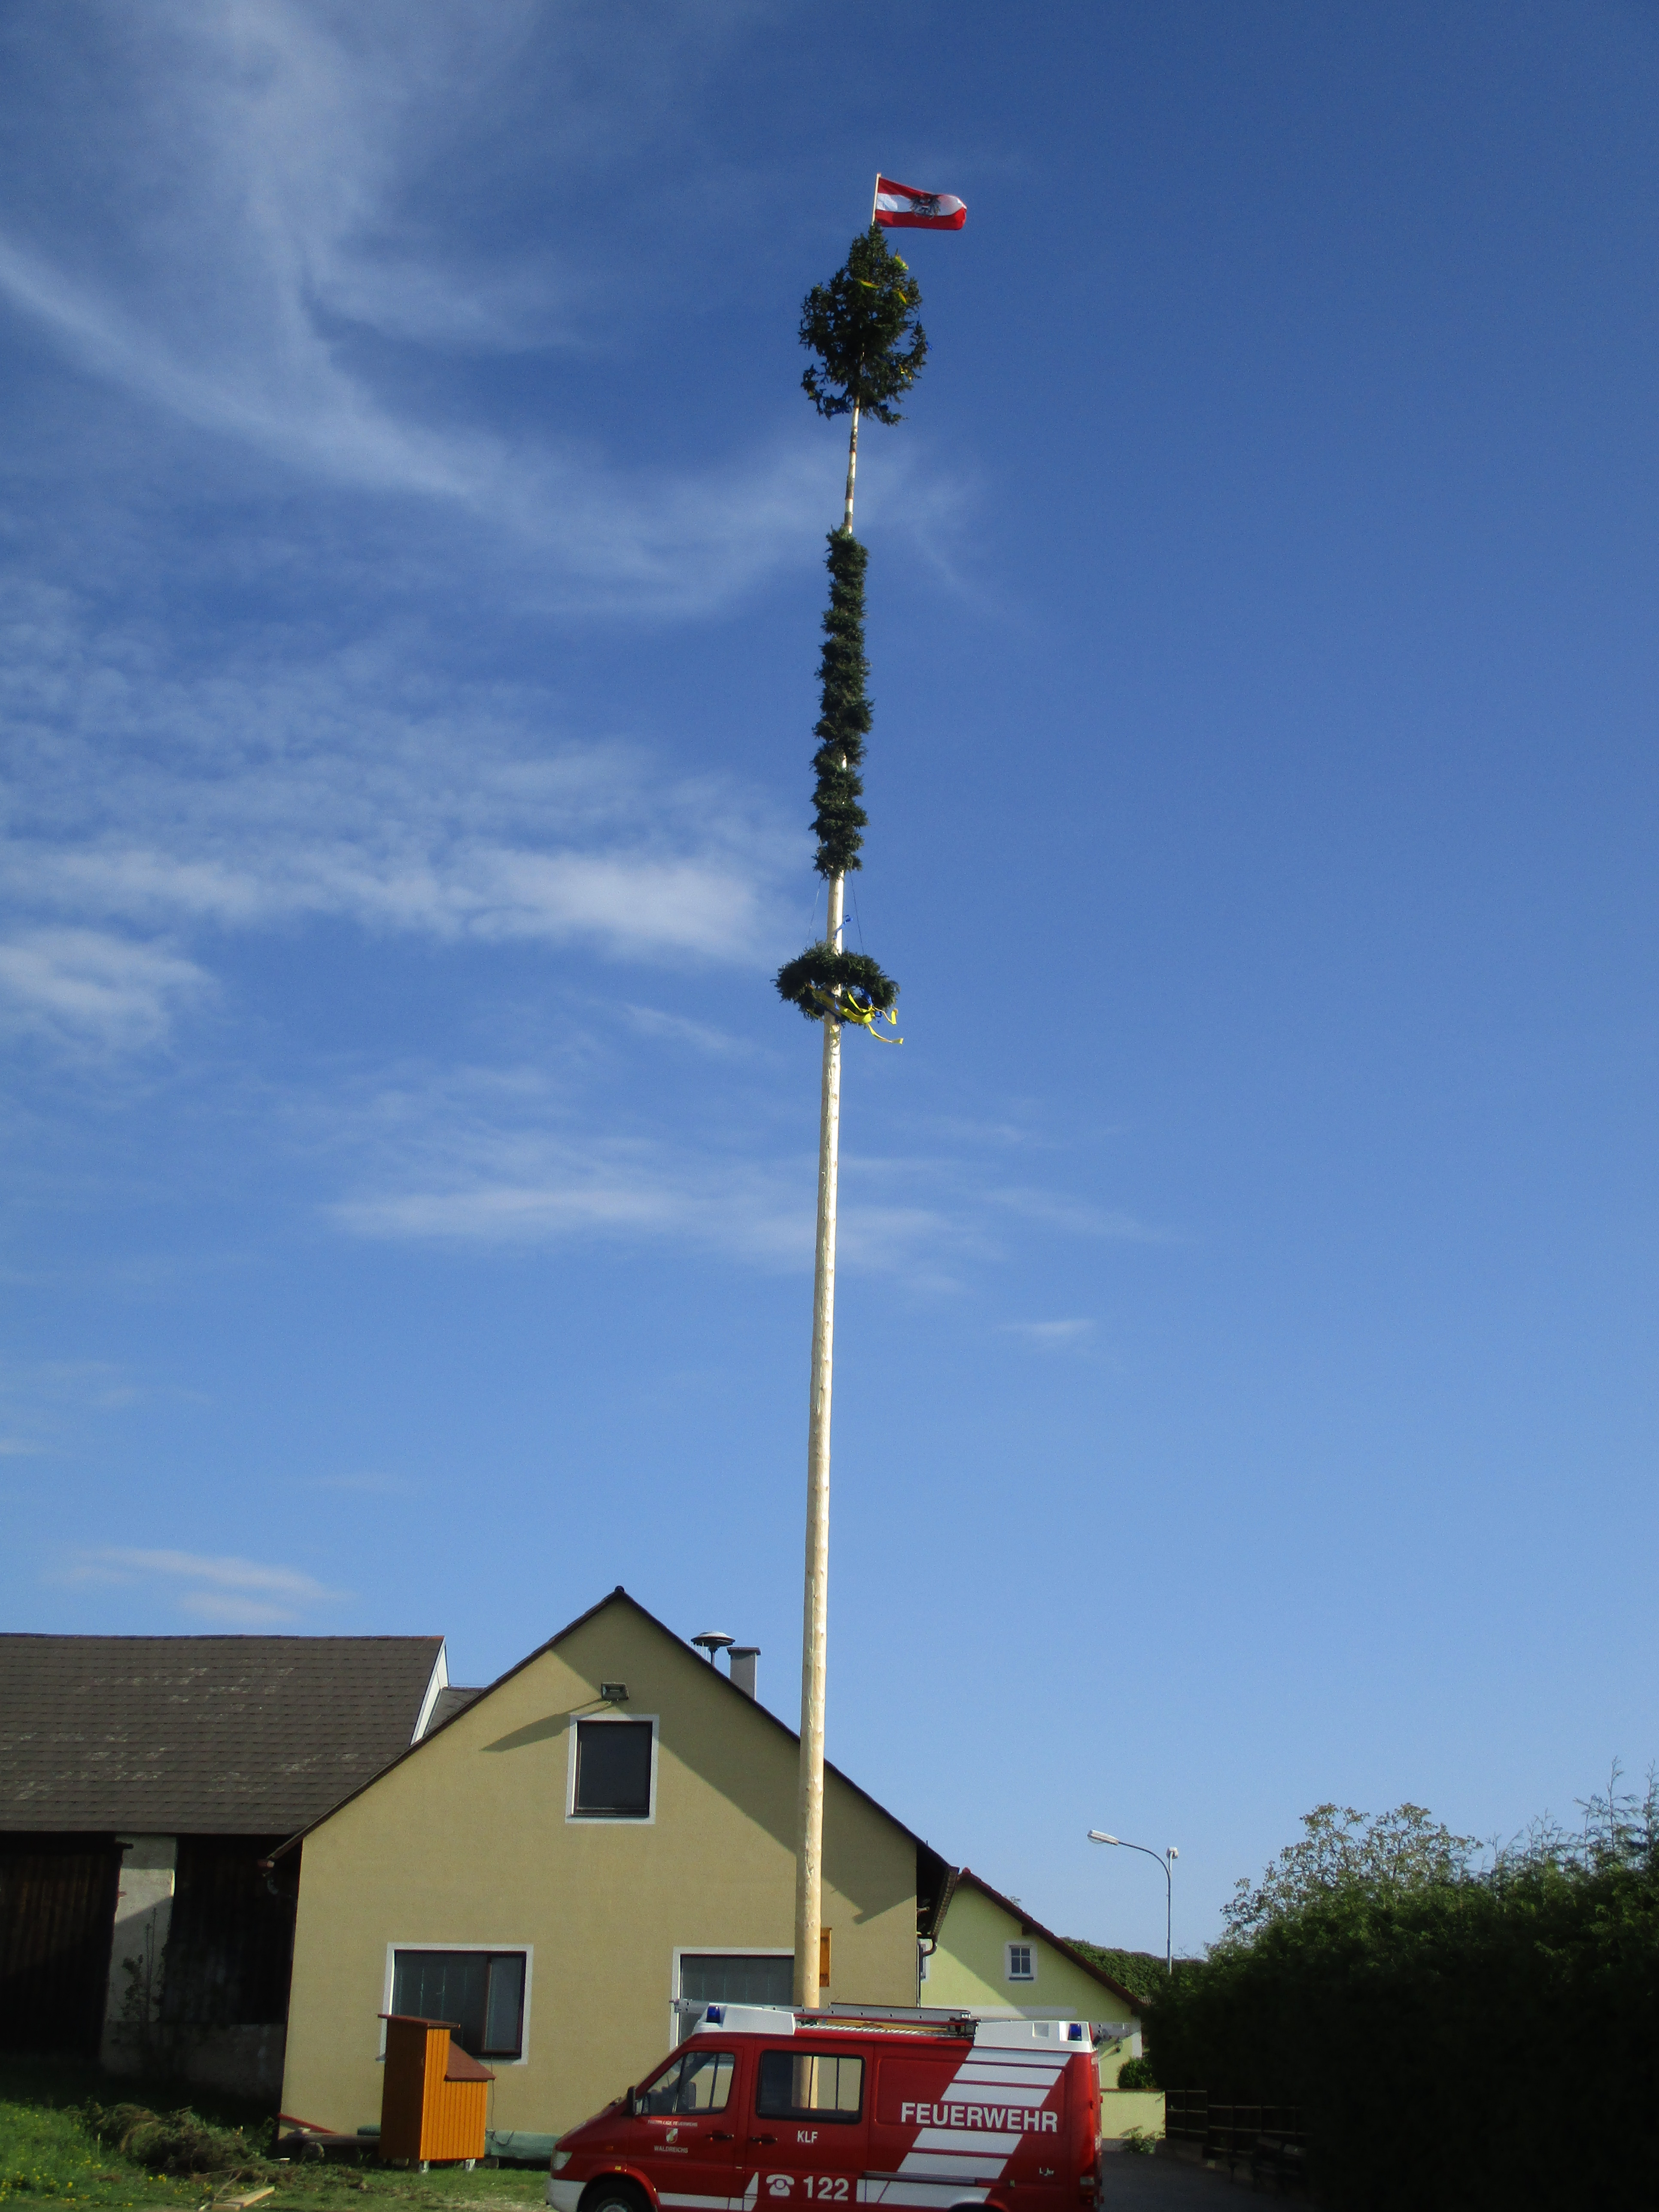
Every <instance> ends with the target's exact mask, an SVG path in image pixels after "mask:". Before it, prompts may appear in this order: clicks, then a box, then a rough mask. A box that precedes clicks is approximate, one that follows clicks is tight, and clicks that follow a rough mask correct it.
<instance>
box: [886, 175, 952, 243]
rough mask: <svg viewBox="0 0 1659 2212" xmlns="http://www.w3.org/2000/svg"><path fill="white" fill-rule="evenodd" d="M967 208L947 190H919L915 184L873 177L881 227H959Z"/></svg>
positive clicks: (946, 228) (914, 228) (950, 228)
mask: <svg viewBox="0 0 1659 2212" xmlns="http://www.w3.org/2000/svg"><path fill="white" fill-rule="evenodd" d="M967 220H968V210H967V209H966V208H965V207H964V206H963V204H962V202H961V201H960V200H953V199H952V198H951V195H950V193H949V192H919V191H917V190H916V188H915V185H896V184H895V183H894V182H893V180H892V179H891V178H890V177H878V178H877V179H876V221H877V222H878V223H879V224H880V225H881V227H882V228H883V229H884V230H960V229H961V228H962V226H963V223H964V222H967Z"/></svg>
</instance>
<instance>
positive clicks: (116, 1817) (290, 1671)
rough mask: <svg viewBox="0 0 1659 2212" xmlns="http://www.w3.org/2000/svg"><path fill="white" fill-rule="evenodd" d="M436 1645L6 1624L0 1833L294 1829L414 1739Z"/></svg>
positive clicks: (435, 1640) (431, 1639) (0, 1641)
mask: <svg viewBox="0 0 1659 2212" xmlns="http://www.w3.org/2000/svg"><path fill="white" fill-rule="evenodd" d="M442 1645H443V1639H442V1638H441V1637H438V1636H17V1635H0V1831H3V1830H8V1829H11V1830H16V1829H28V1830H33V1831H36V1832H38V1831H40V1830H43V1829H78V1830H84V1831H106V1830H108V1831H117V1830H118V1831H124V1832H137V1833H140V1834H149V1835H179V1834H185V1835H189V1834H196V1835H270V1834H276V1833H278V1832H280V1833H283V1834H284V1835H291V1834H292V1833H293V1832H294V1831H295V1829H296V1828H301V1827H305V1826H309V1825H310V1823H311V1822H313V1820H318V1819H319V1818H320V1817H321V1816H322V1814H325V1813H326V1812H328V1811H329V1810H330V1809H331V1808H332V1807H333V1806H335V1805H337V1804H338V1803H339V1802H340V1801H341V1799H342V1798H343V1797H349V1796H350V1795H351V1794H352V1792H353V1791H354V1790H359V1789H361V1788H362V1785H363V1784H364V1783H365V1782H367V1781H368V1779H369V1778H370V1777H371V1776H373V1775H374V1774H377V1773H379V1771H380V1769H381V1768H382V1767H383V1766H385V1765H387V1764H388V1763H389V1762H390V1761H391V1760H392V1759H395V1758H397V1756H398V1753H400V1752H402V1751H404V1750H406V1749H407V1748H408V1746H409V1741H410V1737H411V1736H412V1735H413V1734H414V1731H415V1723H416V1719H417V1717H418V1716H419V1714H420V1711H421V1707H422V1702H423V1700H424V1699H425V1697H426V1692H427V1690H428V1686H429V1684H430V1682H431V1680H432V1670H433V1668H434V1667H435V1664H436V1663H437V1659H438V1654H439V1652H440V1650H441V1649H442Z"/></svg>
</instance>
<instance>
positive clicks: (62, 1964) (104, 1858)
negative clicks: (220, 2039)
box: [0, 1834, 121, 2057]
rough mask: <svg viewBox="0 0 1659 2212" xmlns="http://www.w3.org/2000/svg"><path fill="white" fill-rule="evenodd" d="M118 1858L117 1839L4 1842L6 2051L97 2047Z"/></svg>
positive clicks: (0, 2043) (1, 1945)
mask: <svg viewBox="0 0 1659 2212" xmlns="http://www.w3.org/2000/svg"><path fill="white" fill-rule="evenodd" d="M120 1873H121V1855H120V1852H119V1851H118V1849H117V1848H116V1842H115V1838H114V1837H113V1836H73V1835H65V1836H45V1835H40V1836H36V1835H16V1834H14V1835H9V1836H0V2050H6V2051H40V2052H47V2051H50V2052H65V2053H72V2054H74V2055H76V2056H79V2057H91V2056H94V2055H95V2054H96V2052H97V2050H98V2042H99V2037H100V2033H101V2031H102V2027H103V2020H104V2002H105V1996H106V1990H107V1988H108V1984H109V1954H110V1938H111V1934H112V1929H113V1928H114V1924H115V1894H116V1889H117V1887H118V1883H119V1881H120Z"/></svg>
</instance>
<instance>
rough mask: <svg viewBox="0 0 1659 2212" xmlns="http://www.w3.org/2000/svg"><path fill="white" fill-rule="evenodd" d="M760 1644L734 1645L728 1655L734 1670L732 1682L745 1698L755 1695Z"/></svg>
mask: <svg viewBox="0 0 1659 2212" xmlns="http://www.w3.org/2000/svg"><path fill="white" fill-rule="evenodd" d="M760 1656H761V1655H760V1646H759V1644H733V1645H732V1649H731V1650H730V1651H728V1652H727V1653H726V1663H727V1665H728V1666H729V1667H730V1668H731V1669H732V1680H733V1681H734V1682H735V1683H736V1684H737V1686H738V1689H740V1690H741V1691H742V1692H743V1694H744V1697H745V1698H752V1697H753V1696H754V1694H755V1662H756V1661H757V1659H758V1658H759V1657H760Z"/></svg>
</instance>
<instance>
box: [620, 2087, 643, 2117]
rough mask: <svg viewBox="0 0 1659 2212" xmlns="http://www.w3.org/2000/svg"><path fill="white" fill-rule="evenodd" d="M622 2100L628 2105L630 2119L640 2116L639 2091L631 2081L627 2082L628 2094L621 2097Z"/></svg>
mask: <svg viewBox="0 0 1659 2212" xmlns="http://www.w3.org/2000/svg"><path fill="white" fill-rule="evenodd" d="M623 2104H624V2105H626V2106H627V2107H628V2117H629V2119H630V2120H636V2119H638V2118H639V2116H640V2093H639V2091H638V2090H637V2089H636V2088H635V2087H634V2085H633V2083H632V2082H629V2087H628V2093H627V2095H626V2096H625V2097H624V2098H623Z"/></svg>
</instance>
